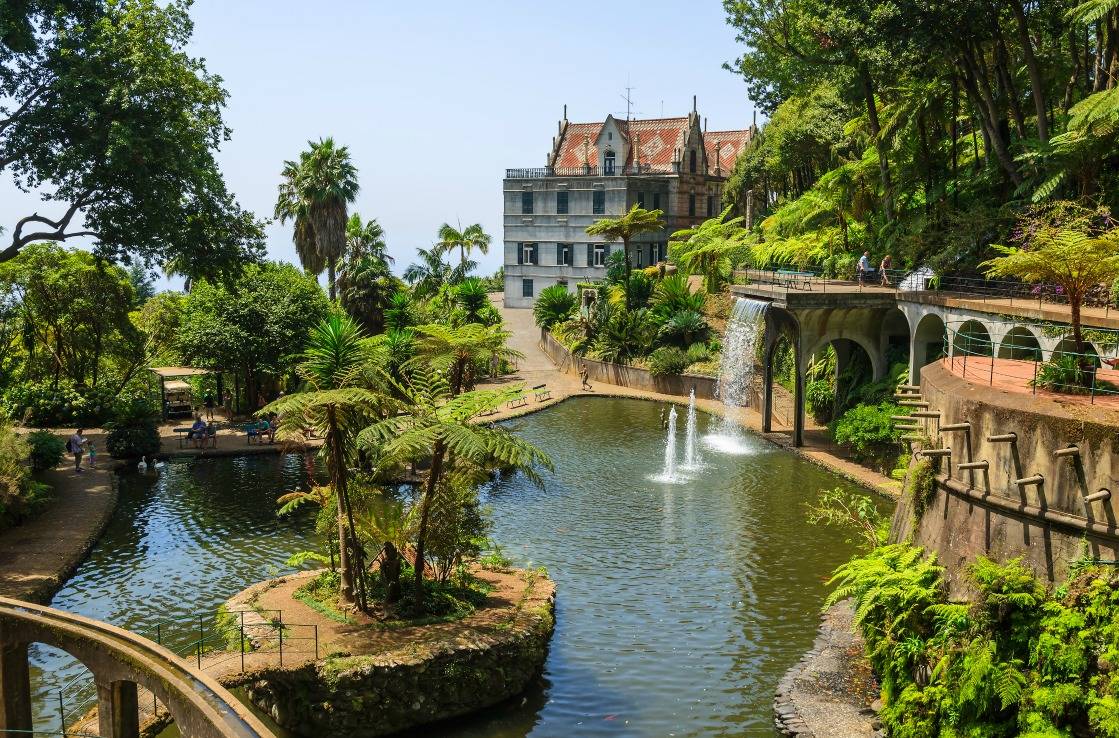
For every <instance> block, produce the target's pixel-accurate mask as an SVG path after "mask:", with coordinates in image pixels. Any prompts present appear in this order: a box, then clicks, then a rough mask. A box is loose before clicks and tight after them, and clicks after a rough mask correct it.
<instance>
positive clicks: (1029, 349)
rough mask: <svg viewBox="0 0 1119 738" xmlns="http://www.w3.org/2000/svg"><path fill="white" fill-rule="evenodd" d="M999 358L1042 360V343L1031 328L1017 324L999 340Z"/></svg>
mask: <svg viewBox="0 0 1119 738" xmlns="http://www.w3.org/2000/svg"><path fill="white" fill-rule="evenodd" d="M998 358H1000V359H1017V360H1019V361H1040V360H1041V343H1040V342H1039V341H1038V339H1037V336H1036V335H1035V334H1034V332H1033V331H1031V330H1030V329H1029V328H1026V327H1025V326H1021V325H1016V326H1014V327H1013V328H1011V329H1010V330H1009V331H1007V332H1006V335H1005V336H1003V338H1002V340H1001V341H1000V342H999V350H998Z"/></svg>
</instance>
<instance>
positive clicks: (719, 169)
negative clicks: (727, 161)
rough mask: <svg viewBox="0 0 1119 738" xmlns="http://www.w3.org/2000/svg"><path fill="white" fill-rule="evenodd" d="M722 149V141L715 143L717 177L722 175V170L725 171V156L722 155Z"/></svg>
mask: <svg viewBox="0 0 1119 738" xmlns="http://www.w3.org/2000/svg"><path fill="white" fill-rule="evenodd" d="M722 149H723V142H722V141H716V142H715V174H716V175H719V174H722V169H723V155H722V153H721V152H722Z"/></svg>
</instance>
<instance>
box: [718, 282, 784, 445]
mask: <svg viewBox="0 0 1119 738" xmlns="http://www.w3.org/2000/svg"><path fill="white" fill-rule="evenodd" d="M768 308H769V303H768V302H763V301H762V300H752V299H750V298H748V297H739V298H738V299H737V300H735V303H734V309H733V310H732V311H731V316H730V321H728V322H727V332H726V335H725V336H723V356H722V363H721V365H720V367H719V384H718V388H717V392H718V394H719V398H720V399H721V400H722V401H723V408H724V417H723V418H722V420H721V421H720V422H719V424H718V426H717V428H716V429H715V431H714V432H713V433H711V434H709V435H708V436H706V437H705V438H704V441H705V442H706V443H707V444H708V445H710V446H712V447H714V448H715V449H716V450H719V451H722V452H724V453H738V454H741V453H746V452H747V448H746V445H745V444H744V443H743V441H742V434H741V432H740V430H739V427H738V424H737V423H735V422H734V421H733V420H732V419H731V418H730V413H731V412H732V411H733V410H734V409H735V408H739V407H743V406H745V405H747V404H749V400H750V390H751V389H752V388H753V386H754V367H755V361H756V359H757V358H758V357H757V352H758V342H759V341H760V340H761V339H762V336H763V335H764V330H765V311H766V310H767V309H768Z"/></svg>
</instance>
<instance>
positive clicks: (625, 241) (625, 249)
mask: <svg viewBox="0 0 1119 738" xmlns="http://www.w3.org/2000/svg"><path fill="white" fill-rule="evenodd" d="M622 256H624V257H625V264H626V281H625V284H623V285H622V289H624V290H625V293H626V310H630V309H632V307H633V306H632V305H630V304H629V275H630V270H631V267H630V265H629V238H628V237H626V236H622Z"/></svg>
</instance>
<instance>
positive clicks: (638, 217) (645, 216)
mask: <svg viewBox="0 0 1119 738" xmlns="http://www.w3.org/2000/svg"><path fill="white" fill-rule="evenodd" d="M662 215H664V211H663V210H646V209H645V208H639V207H637V205H634V206H633V207H632V208H630V209H629V212H627V213H626V214H625V215H623V216H622V217H620V218H602V219H600V220H598V221H595V222H594V223H592V224H591V225H589V226H587V235H590V236H605V237H606V238H607V239H609V240H611V241H619V240H620V241H621V242H622V250H623V253H624V254H625V257H626V258H625V265H626V280H625V282H624V284H627V285H628V284H629V274H630V271H631V266H630V263H629V242H630V241H631V240H632V239H633V238H634V237H635V236H640V235H641V234H642V233H656V232H657V231H659V230H661V229H662V228H664V221H663V220H661V216H662ZM626 307H631V306H630V305H629V304H628V297H627V305H626Z"/></svg>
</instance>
